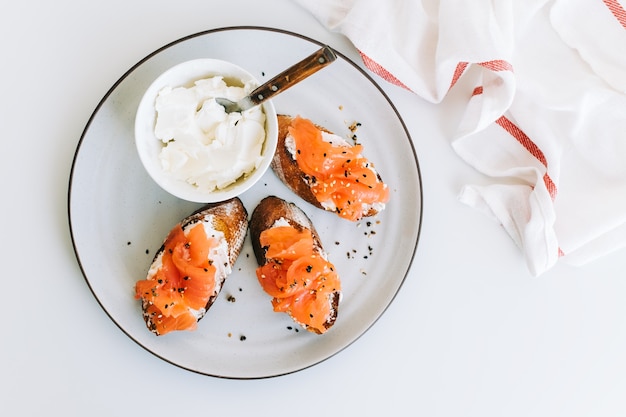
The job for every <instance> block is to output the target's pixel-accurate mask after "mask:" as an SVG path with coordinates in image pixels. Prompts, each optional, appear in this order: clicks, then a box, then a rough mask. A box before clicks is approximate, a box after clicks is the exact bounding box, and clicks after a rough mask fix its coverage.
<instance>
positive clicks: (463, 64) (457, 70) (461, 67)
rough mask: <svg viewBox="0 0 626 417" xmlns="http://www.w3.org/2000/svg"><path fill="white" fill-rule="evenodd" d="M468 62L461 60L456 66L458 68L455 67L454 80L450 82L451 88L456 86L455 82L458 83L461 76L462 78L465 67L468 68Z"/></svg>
mask: <svg viewBox="0 0 626 417" xmlns="http://www.w3.org/2000/svg"><path fill="white" fill-rule="evenodd" d="M467 65H468V63H467V62H459V63H458V64H457V66H456V68H455V69H454V75H452V81H451V82H450V88H452V87H454V84H456V82H457V81H459V78H461V75H463V73H464V72H465V69H466V68H467Z"/></svg>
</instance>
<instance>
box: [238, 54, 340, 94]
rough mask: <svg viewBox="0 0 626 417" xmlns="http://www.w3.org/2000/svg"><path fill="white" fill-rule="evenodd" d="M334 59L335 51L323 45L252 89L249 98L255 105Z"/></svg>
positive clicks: (335, 56)
mask: <svg viewBox="0 0 626 417" xmlns="http://www.w3.org/2000/svg"><path fill="white" fill-rule="evenodd" d="M336 59H337V55H335V52H334V51H333V50H332V49H331V48H330V47H329V46H324V47H323V48H321V49H319V50H318V51H316V52H314V53H313V54H311V55H309V56H308V57H306V58H304V59H303V60H302V61H300V62H298V63H296V64H294V65H292V66H291V67H289V68H287V69H286V70H284V71H283V72H281V73H280V74H278V75H276V76H275V77H274V78H272V79H271V80H269V81H268V82H266V83H264V84H263V85H261V86H259V87H258V88H257V89H256V90H254V91H252V92H251V93H250V95H249V96H250V100H251V101H252V102H253V103H254V104H255V105H256V104H260V103H262V102H264V101H265V100H269V99H270V98H272V97H273V96H275V95H276V94H278V93H281V92H283V91H285V90H287V89H288V88H289V87H291V86H292V85H294V84H297V83H299V82H300V81H302V80H304V79H305V78H307V77H309V76H311V75H313V74H315V73H316V72H317V71H319V70H321V69H322V68H324V67H325V66H327V65H329V64H330V63H332V62H333V61H334V60H336Z"/></svg>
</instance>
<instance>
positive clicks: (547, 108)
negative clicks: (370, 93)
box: [296, 0, 626, 276]
mask: <svg viewBox="0 0 626 417" xmlns="http://www.w3.org/2000/svg"><path fill="white" fill-rule="evenodd" d="M296 1H297V2H298V3H299V4H300V5H301V6H303V7H304V8H305V9H307V10H309V11H310V12H311V13H312V14H313V15H314V16H315V17H316V18H317V19H318V20H319V21H320V22H321V23H322V24H324V25H325V26H326V27H327V28H328V29H330V30H332V31H336V32H339V33H342V34H344V35H345V36H346V37H347V38H348V39H349V40H350V41H351V42H352V43H353V44H354V46H355V47H356V49H357V50H358V51H359V53H360V54H361V57H362V59H363V62H364V64H365V66H366V67H367V68H369V69H370V70H371V71H373V72H374V73H376V74H378V75H379V76H380V77H382V78H383V79H385V80H387V81H389V82H391V83H394V84H396V85H398V86H401V87H403V88H406V89H408V90H410V91H412V92H414V93H416V94H417V95H419V96H420V97H422V98H424V99H426V100H428V101H431V102H433V103H439V104H440V105H442V106H445V105H446V103H447V101H446V100H444V99H445V98H446V97H448V96H450V95H451V94H450V93H451V92H452V91H454V92H455V94H454V96H455V97H464V100H465V101H464V103H463V104H464V112H463V115H462V117H461V119H460V120H458V121H457V122H458V128H457V130H456V134H455V136H454V137H453V138H451V140H452V148H453V149H454V150H455V151H456V152H457V153H458V155H459V156H460V157H461V158H463V159H464V160H465V161H466V162H467V163H469V164H470V165H471V166H473V167H474V168H476V169H477V170H478V171H480V172H482V173H484V174H486V175H487V176H488V177H489V182H490V183H489V184H487V185H480V186H479V185H470V184H468V185H465V186H464V187H463V189H462V190H461V191H460V195H459V198H460V200H461V201H462V202H464V203H466V204H468V205H469V206H472V207H475V208H476V209H479V210H481V211H484V212H485V213H488V214H489V215H491V216H493V217H494V218H495V219H497V220H498V221H499V222H500V223H501V224H502V226H503V228H504V229H505V230H506V231H507V232H508V233H509V235H510V236H511V237H512V239H513V240H514V241H515V242H516V243H517V244H518V245H519V247H520V248H521V249H522V252H523V253H524V256H525V259H526V261H527V265H528V268H529V270H530V272H531V273H532V274H533V275H534V276H539V275H541V274H542V273H544V272H545V271H547V270H549V269H550V268H551V267H552V266H554V265H555V264H556V263H557V261H558V260H559V259H562V260H563V261H566V262H570V263H572V264H577V265H580V264H583V263H586V262H589V261H591V260H593V259H596V258H597V257H599V256H602V255H604V254H607V253H609V252H611V251H614V250H617V249H619V248H623V247H624V246H626V53H625V52H626V47H625V46H624V45H626V11H625V10H624V5H625V4H626V0H525V1H523V2H520V1H514V0H500V1H498V2H494V1H492V0H474V1H471V2H469V1H464V0H421V1H417V0H386V1H384V2H383V1H380V0H296Z"/></svg>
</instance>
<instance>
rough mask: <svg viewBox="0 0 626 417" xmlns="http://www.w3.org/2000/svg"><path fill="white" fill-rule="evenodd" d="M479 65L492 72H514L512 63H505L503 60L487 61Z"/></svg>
mask: <svg viewBox="0 0 626 417" xmlns="http://www.w3.org/2000/svg"><path fill="white" fill-rule="evenodd" d="M478 65H480V66H481V67H485V68H487V69H490V70H492V71H511V72H513V65H511V64H510V63H508V62H507V61H504V60H502V59H496V60H494V61H487V62H479V63H478Z"/></svg>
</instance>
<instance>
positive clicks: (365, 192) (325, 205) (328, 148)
mask: <svg viewBox="0 0 626 417" xmlns="http://www.w3.org/2000/svg"><path fill="white" fill-rule="evenodd" d="M278 129H279V130H278V147H277V149H276V153H275V155H274V159H273V161H272V169H273V170H274V172H275V173H276V175H277V176H278V178H280V180H281V181H282V182H284V183H285V184H286V185H287V186H288V187H289V188H290V189H291V190H292V191H293V192H295V193H296V194H297V195H298V196H300V197H301V198H302V199H304V200H306V201H307V202H309V203H311V204H313V205H314V206H316V207H318V208H321V209H324V210H328V211H332V212H335V213H337V214H338V215H339V216H340V217H342V218H345V219H349V220H352V221H356V220H359V219H361V218H363V217H369V216H373V215H375V214H376V213H378V212H380V211H381V210H383V209H384V208H385V204H386V202H387V200H388V199H389V189H388V187H387V185H386V184H385V183H384V182H383V181H382V179H381V177H380V175H379V173H378V172H377V171H376V170H375V168H374V165H373V163H372V162H370V161H369V160H368V159H367V158H365V157H364V156H363V155H362V151H363V146H362V145H358V144H357V145H352V144H351V143H349V142H348V141H346V140H345V139H343V138H342V137H340V136H338V135H335V134H333V133H331V132H330V131H328V130H327V129H325V128H323V127H320V126H318V125H316V124H314V123H313V122H312V121H311V120H308V119H305V118H302V117H300V116H296V117H292V116H288V115H279V116H278Z"/></svg>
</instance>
